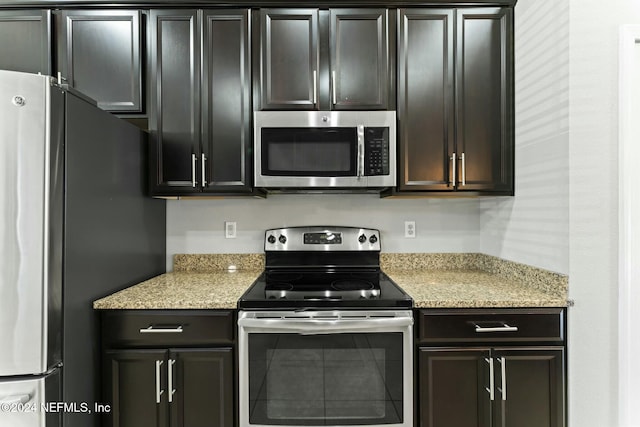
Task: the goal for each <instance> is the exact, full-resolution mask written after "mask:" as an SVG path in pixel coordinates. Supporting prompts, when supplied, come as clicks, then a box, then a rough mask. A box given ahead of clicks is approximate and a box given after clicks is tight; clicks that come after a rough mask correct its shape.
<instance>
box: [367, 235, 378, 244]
mask: <svg viewBox="0 0 640 427" xmlns="http://www.w3.org/2000/svg"><path fill="white" fill-rule="evenodd" d="M377 241H378V238H377V237H376V235H375V234H374V235H373V236H371V237H369V243H371V244H373V243H375V242H377Z"/></svg>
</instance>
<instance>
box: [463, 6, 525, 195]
mask: <svg viewBox="0 0 640 427" xmlns="http://www.w3.org/2000/svg"><path fill="white" fill-rule="evenodd" d="M512 38H513V13H512V9H508V8H499V9H495V8H482V9H458V11H457V37H456V53H457V58H456V105H457V132H456V133H457V147H456V151H457V152H458V155H459V159H460V163H459V166H460V167H459V168H458V174H457V175H458V176H457V180H458V182H459V187H458V188H459V189H460V190H475V191H501V192H512V191H513V162H514V160H513V150H514V139H513V82H512V78H513V40H512Z"/></svg>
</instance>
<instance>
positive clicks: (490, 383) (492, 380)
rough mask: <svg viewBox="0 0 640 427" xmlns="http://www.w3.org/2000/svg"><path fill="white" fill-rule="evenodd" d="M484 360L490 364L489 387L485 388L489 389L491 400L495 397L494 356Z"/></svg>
mask: <svg viewBox="0 0 640 427" xmlns="http://www.w3.org/2000/svg"><path fill="white" fill-rule="evenodd" d="M484 361H485V362H487V363H488V364H489V387H485V388H484V389H485V390H487V391H488V392H489V398H490V399H491V400H494V399H495V393H494V390H493V389H494V386H495V382H494V378H493V357H490V358H488V359H487V358H486V357H485V358H484Z"/></svg>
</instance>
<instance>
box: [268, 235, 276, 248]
mask: <svg viewBox="0 0 640 427" xmlns="http://www.w3.org/2000/svg"><path fill="white" fill-rule="evenodd" d="M267 242H269V243H271V244H272V245H273V244H274V243H275V242H276V236H274V235H273V234H272V235H270V236H269V237H267Z"/></svg>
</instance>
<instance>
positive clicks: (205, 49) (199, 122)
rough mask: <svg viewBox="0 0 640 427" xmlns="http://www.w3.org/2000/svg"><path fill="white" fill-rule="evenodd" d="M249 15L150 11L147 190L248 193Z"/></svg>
mask: <svg viewBox="0 0 640 427" xmlns="http://www.w3.org/2000/svg"><path fill="white" fill-rule="evenodd" d="M249 13H250V12H249V10H247V9H235V10H210V11H209V10H204V11H203V10H188V9H181V10H152V11H151V12H150V14H149V16H150V25H149V41H150V42H149V45H150V48H149V51H150V66H149V69H150V70H151V77H150V82H151V85H150V87H151V89H150V92H151V93H150V95H151V96H150V97H151V100H152V105H151V108H150V111H149V128H150V132H151V145H150V171H151V193H152V195H155V196H180V195H206V194H211V193H224V194H233V193H238V194H246V193H249V192H251V190H252V188H251V175H252V171H253V168H252V158H251V150H252V135H251V111H252V110H251V71H250V70H251V61H250V49H249V46H250V40H249Z"/></svg>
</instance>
